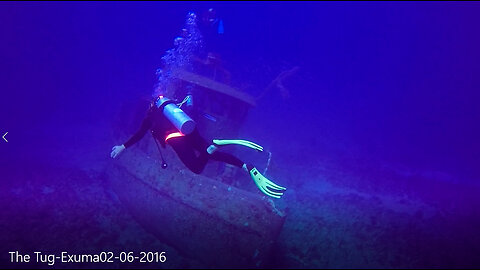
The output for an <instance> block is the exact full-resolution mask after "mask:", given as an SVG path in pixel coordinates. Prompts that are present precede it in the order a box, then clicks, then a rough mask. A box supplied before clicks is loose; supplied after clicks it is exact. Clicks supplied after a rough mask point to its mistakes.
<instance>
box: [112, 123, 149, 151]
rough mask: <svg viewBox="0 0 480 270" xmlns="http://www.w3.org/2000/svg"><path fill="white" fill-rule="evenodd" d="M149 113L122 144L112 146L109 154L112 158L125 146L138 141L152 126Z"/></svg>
mask: <svg viewBox="0 0 480 270" xmlns="http://www.w3.org/2000/svg"><path fill="white" fill-rule="evenodd" d="M151 118H152V117H151V114H148V115H147V117H146V118H145V119H143V122H142V125H141V126H140V129H139V130H138V131H137V132H136V133H135V134H134V135H133V136H132V137H131V138H130V139H129V140H128V141H127V142H126V143H124V144H122V145H116V146H114V147H113V148H112V153H111V154H110V156H111V157H112V158H116V157H117V156H118V155H120V154H121V153H122V152H123V150H125V149H126V148H128V147H130V146H132V145H134V144H135V143H137V142H138V141H140V139H141V138H143V136H145V133H147V131H148V130H149V129H150V127H151V126H152V119H151Z"/></svg>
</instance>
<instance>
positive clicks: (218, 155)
mask: <svg viewBox="0 0 480 270" xmlns="http://www.w3.org/2000/svg"><path fill="white" fill-rule="evenodd" d="M210 158H211V159H213V160H216V161H221V162H225V163H228V164H232V165H233V166H236V167H239V168H242V167H243V166H244V165H245V166H246V164H245V163H244V162H243V161H241V160H240V159H239V158H237V157H236V156H234V155H232V154H229V153H225V152H220V151H216V152H214V153H213V154H211V155H210Z"/></svg>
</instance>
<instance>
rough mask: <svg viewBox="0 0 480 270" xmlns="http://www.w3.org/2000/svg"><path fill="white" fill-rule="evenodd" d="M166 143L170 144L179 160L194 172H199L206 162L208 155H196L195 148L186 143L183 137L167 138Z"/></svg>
mask: <svg viewBox="0 0 480 270" xmlns="http://www.w3.org/2000/svg"><path fill="white" fill-rule="evenodd" d="M168 144H169V145H170V146H172V148H173V150H175V152H176V153H177V155H178V157H179V158H180V160H181V161H182V162H183V164H185V166H187V168H188V169H190V170H191V171H192V172H194V173H196V174H200V173H201V172H202V171H203V169H204V168H205V165H206V164H207V161H208V157H204V156H205V155H202V154H200V155H199V156H197V155H196V153H195V149H194V148H192V146H191V145H190V144H189V143H188V141H187V140H186V139H185V137H177V138H171V139H169V140H168Z"/></svg>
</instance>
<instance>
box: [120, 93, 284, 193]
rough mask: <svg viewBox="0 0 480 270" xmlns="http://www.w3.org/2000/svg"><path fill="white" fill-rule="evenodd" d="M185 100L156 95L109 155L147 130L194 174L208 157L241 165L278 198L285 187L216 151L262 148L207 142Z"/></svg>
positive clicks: (238, 142)
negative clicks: (136, 125) (228, 147)
mask: <svg viewBox="0 0 480 270" xmlns="http://www.w3.org/2000/svg"><path fill="white" fill-rule="evenodd" d="M185 101H186V100H184V101H183V102H182V103H180V104H178V105H177V104H175V102H174V101H172V100H170V99H168V98H166V97H163V96H159V97H158V98H156V99H155V100H154V101H153V102H152V103H151V104H150V109H149V110H148V113H147V115H146V117H145V119H144V120H143V122H142V124H141V126H140V129H139V130H138V131H137V132H136V133H135V134H134V135H133V136H132V137H131V138H130V139H129V140H128V141H126V142H125V143H124V144H122V145H116V146H114V147H113V148H112V152H111V157H112V158H116V157H118V156H119V155H120V153H122V152H123V151H124V150H125V149H126V148H129V147H131V146H132V145H134V144H135V143H137V142H138V141H139V140H140V139H141V138H142V137H143V136H144V135H145V134H146V133H147V131H148V130H151V132H152V135H153V137H154V140H155V142H156V143H157V141H158V142H160V144H161V145H162V147H165V146H166V144H168V145H170V146H171V147H172V148H173V150H174V151H175V152H176V153H177V155H178V157H179V158H180V160H181V161H182V162H183V164H185V166H186V167H187V168H188V169H190V170H191V171H192V172H194V173H196V174H200V173H201V172H202V171H203V169H204V168H205V166H206V164H207V162H208V160H210V159H212V160H216V161H220V162H225V163H228V164H231V165H234V166H236V167H239V168H243V169H244V170H245V171H246V172H247V173H249V174H250V176H251V177H252V179H253V180H254V182H255V184H256V185H257V187H258V188H259V189H260V190H261V191H262V192H263V193H264V194H265V195H267V196H270V197H273V198H280V197H281V196H282V195H283V192H284V190H286V188H284V187H281V186H279V185H277V184H275V183H273V182H272V181H270V180H268V179H267V178H266V177H264V176H263V175H262V174H260V172H259V171H258V170H257V169H256V168H255V167H254V166H252V165H250V164H247V163H245V162H243V161H241V160H240V159H238V158H237V157H235V156H234V155H232V154H229V153H225V152H221V151H218V149H219V148H220V147H221V146H224V145H242V146H246V147H249V148H252V149H254V150H257V151H263V147H261V146H260V145H258V144H255V143H253V142H249V141H246V140H213V141H212V144H209V143H207V141H206V140H205V139H204V138H203V137H202V136H201V135H200V134H199V132H198V130H197V128H196V124H195V122H194V121H193V120H192V119H191V118H190V117H189V116H188V115H187V114H186V113H185V112H184V111H183V110H182V109H181V108H180V107H181V106H182V105H183V103H184V102H185ZM157 146H158V143H157ZM159 149H160V148H159ZM162 168H166V163H163V164H162Z"/></svg>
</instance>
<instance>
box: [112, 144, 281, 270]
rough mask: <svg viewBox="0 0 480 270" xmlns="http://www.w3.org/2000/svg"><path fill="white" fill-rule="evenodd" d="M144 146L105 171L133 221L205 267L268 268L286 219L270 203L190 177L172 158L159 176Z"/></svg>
mask: <svg viewBox="0 0 480 270" xmlns="http://www.w3.org/2000/svg"><path fill="white" fill-rule="evenodd" d="M147 141H148V142H146V143H145V144H144V146H143V150H142V147H137V148H135V147H133V148H132V149H129V151H126V153H124V155H123V156H122V157H121V158H120V159H119V160H116V161H115V163H113V164H112V165H111V166H110V167H109V168H108V169H107V179H108V182H109V184H110V186H111V188H112V190H113V191H114V192H115V193H116V194H117V196H118V198H119V199H120V201H121V202H122V204H124V205H125V207H126V208H128V209H129V211H130V212H131V214H132V216H134V217H135V219H136V220H137V221H138V222H139V223H140V224H141V225H142V226H143V227H144V228H145V229H146V230H148V231H149V232H150V233H152V234H153V235H155V236H156V237H157V238H158V239H159V240H161V241H163V242H165V243H166V244H168V245H169V246H172V247H174V248H175V249H176V250H177V251H178V252H179V253H181V254H182V255H183V256H186V257H191V258H193V259H195V260H198V261H200V262H203V263H205V264H206V265H208V266H209V267H214V268H220V267H227V268H237V267H238V268H242V267H249V268H252V267H264V266H265V265H266V264H268V261H269V258H270V255H271V250H272V247H273V245H274V244H275V241H276V238H277V236H278V234H279V232H280V230H281V228H282V226H283V223H284V218H285V216H284V215H283V214H282V213H281V212H279V211H278V210H277V209H276V208H275V206H274V204H273V201H271V200H270V199H266V197H264V196H262V195H261V194H260V193H258V194H256V193H251V192H247V191H245V190H242V189H238V188H235V187H232V186H228V185H226V184H224V183H222V182H219V181H216V180H213V179H210V178H208V177H205V176H202V175H195V174H193V173H191V172H190V171H188V170H185V168H184V167H183V164H180V163H179V162H174V161H173V159H174V158H175V157H174V155H173V154H172V153H171V152H170V153H167V155H168V154H170V157H169V160H170V163H169V168H168V169H166V170H162V169H160V166H159V162H158V160H156V159H154V158H150V157H149V155H148V153H152V152H153V151H154V150H155V149H152V144H153V143H154V142H153V139H152V138H149V139H147ZM164 152H165V151H164ZM152 154H153V153H152ZM157 154H158V153H157ZM245 178H246V179H245V184H254V183H253V182H251V181H252V180H251V179H248V177H247V176H246V175H245ZM167 256H168V255H167ZM171 259H174V258H171Z"/></svg>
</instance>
